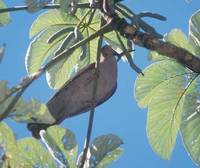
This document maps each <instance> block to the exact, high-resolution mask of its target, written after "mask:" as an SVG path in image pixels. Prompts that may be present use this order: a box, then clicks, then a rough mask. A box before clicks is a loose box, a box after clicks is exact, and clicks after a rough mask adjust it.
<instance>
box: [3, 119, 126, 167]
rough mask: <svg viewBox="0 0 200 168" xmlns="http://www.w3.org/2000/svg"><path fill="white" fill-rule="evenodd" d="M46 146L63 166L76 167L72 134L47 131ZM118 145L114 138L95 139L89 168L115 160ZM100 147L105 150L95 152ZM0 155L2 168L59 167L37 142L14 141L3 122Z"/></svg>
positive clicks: (119, 140) (102, 165) (75, 153)
mask: <svg viewBox="0 0 200 168" xmlns="http://www.w3.org/2000/svg"><path fill="white" fill-rule="evenodd" d="M55 135H56V136H55ZM8 139H9V141H8ZM45 142H46V143H48V144H49V147H50V148H51V150H53V151H54V152H55V153H56V154H57V157H58V159H59V160H63V159H64V160H65V163H66V162H69V166H70V168H73V167H76V158H77V152H78V145H77V142H76V138H75V135H74V133H73V132H72V131H70V130H69V129H64V128H61V127H59V126H54V127H51V128H49V129H48V130H47V133H46V136H45ZM121 144H122V141H121V139H120V138H118V137H117V136H116V135H110V134H108V135H104V136H100V137H97V138H96V139H95V140H94V141H93V143H92V145H91V149H90V150H91V155H90V158H89V159H90V160H92V161H91V163H89V167H93V166H92V164H94V163H93V162H95V165H98V166H99V167H104V166H105V165H108V164H110V163H111V162H113V161H114V160H116V159H117V158H118V157H119V156H120V155H121V152H122V149H121V148H120V145H121ZM99 145H101V146H105V148H102V149H100V150H98V149H99V147H100V146H99ZM0 153H1V158H0V164H1V167H9V166H11V167H16V168H18V167H19V168H23V167H24V168H26V167H48V168H55V167H59V166H60V165H59V162H56V160H55V158H53V157H52V155H51V152H48V150H47V149H45V147H44V146H43V145H42V144H41V143H40V142H39V141H38V140H36V139H35V138H31V137H27V138H23V139H18V140H17V139H16V138H15V135H14V133H13V131H12V130H11V129H10V128H9V127H8V126H7V125H6V124H5V123H3V122H2V123H1V124H0ZM94 158H96V159H95V160H94ZM65 165H66V164H65Z"/></svg>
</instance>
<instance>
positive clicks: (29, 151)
mask: <svg viewBox="0 0 200 168" xmlns="http://www.w3.org/2000/svg"><path fill="white" fill-rule="evenodd" d="M17 145H18V150H19V153H18V155H19V156H20V158H22V159H23V160H24V163H23V164H24V165H23V167H24V168H25V167H30V168H31V167H49V168H54V167H56V164H55V162H54V160H53V159H52V157H51V155H50V153H49V152H48V151H47V150H46V149H45V148H44V147H43V146H42V145H41V144H40V143H39V141H37V140H36V139H34V138H24V139H21V140H18V141H17Z"/></svg>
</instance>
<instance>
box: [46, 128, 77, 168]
mask: <svg viewBox="0 0 200 168" xmlns="http://www.w3.org/2000/svg"><path fill="white" fill-rule="evenodd" d="M47 134H48V135H50V136H51V137H54V138H53V142H54V143H50V144H49V145H50V147H52V148H55V147H56V146H57V147H56V148H57V149H58V148H59V149H60V150H61V152H62V153H63V154H64V155H65V157H66V158H67V160H68V161H69V163H70V168H75V158H76V155H77V152H78V145H77V143H76V138H75V135H74V134H73V132H71V131H70V130H69V129H64V128H61V127H59V126H53V127H50V128H48V129H47ZM55 135H56V136H55ZM56 148H55V149H56Z"/></svg>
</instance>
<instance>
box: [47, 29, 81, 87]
mask: <svg viewBox="0 0 200 168" xmlns="http://www.w3.org/2000/svg"><path fill="white" fill-rule="evenodd" d="M76 42H78V39H76V38H75V35H74V33H69V35H68V36H67V37H66V38H65V39H64V40H63V42H62V43H61V45H60V47H59V48H58V50H57V51H56V52H55V54H56V55H57V54H60V53H62V52H63V51H64V50H67V49H69V48H70V47H71V46H72V45H73V44H75V43H76ZM80 54H81V50H80V48H79V49H77V50H75V51H74V52H73V53H72V54H70V55H66V56H65V58H64V59H63V60H61V61H60V62H58V63H57V64H56V65H54V66H53V67H51V68H50V69H48V70H47V73H46V78H47V83H48V85H49V86H50V87H51V88H53V89H59V88H60V87H61V86H63V85H64V83H65V82H66V81H67V80H68V79H69V78H70V77H71V75H72V73H73V72H74V71H75V67H76V65H77V64H78V61H79V59H80Z"/></svg>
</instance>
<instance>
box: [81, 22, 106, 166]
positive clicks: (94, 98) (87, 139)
mask: <svg viewBox="0 0 200 168" xmlns="http://www.w3.org/2000/svg"><path fill="white" fill-rule="evenodd" d="M101 26H102V21H101ZM102 43H103V35H101V36H100V38H99V41H98V50H97V61H96V69H95V74H94V75H96V76H97V78H96V80H94V84H93V92H92V93H93V94H92V109H91V111H90V116H89V122H88V129H87V136H86V139H85V145H84V150H83V157H82V160H81V168H82V167H84V165H85V164H87V159H88V158H87V153H88V148H89V144H90V139H91V133H92V127H93V121H94V112H95V106H96V103H95V100H96V94H97V88H98V77H99V65H100V57H101V47H102Z"/></svg>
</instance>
